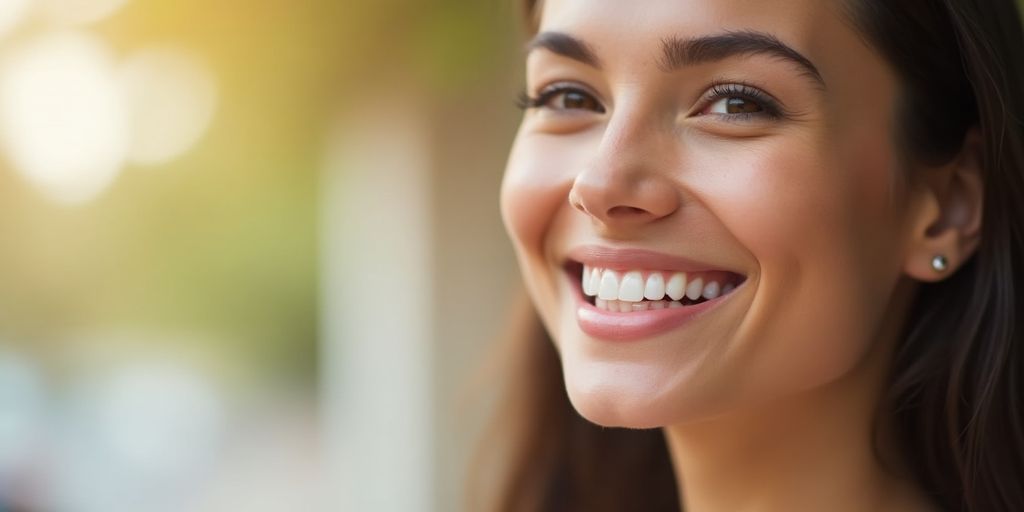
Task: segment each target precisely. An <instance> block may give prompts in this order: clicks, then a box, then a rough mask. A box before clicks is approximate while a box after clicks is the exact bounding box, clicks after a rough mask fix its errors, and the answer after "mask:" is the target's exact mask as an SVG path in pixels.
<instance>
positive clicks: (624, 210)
mask: <svg viewBox="0 0 1024 512" xmlns="http://www.w3.org/2000/svg"><path fill="white" fill-rule="evenodd" d="M647 213H648V212H647V210H644V209H643V208H637V207H635V206H616V207H614V208H612V209H611V210H608V215H609V216H610V217H636V216H637V215H644V214H647Z"/></svg>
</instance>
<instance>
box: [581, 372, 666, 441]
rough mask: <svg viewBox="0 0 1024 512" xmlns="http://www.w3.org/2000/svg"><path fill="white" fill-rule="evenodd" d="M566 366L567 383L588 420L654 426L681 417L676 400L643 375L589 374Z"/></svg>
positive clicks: (604, 423)
mask: <svg viewBox="0 0 1024 512" xmlns="http://www.w3.org/2000/svg"><path fill="white" fill-rule="evenodd" d="M574 370H575V368H573V367H572V366H571V365H569V366H567V367H566V368H565V376H566V380H565V386H566V391H567V393H568V395H569V401H570V402H571V403H572V406H573V408H574V409H576V412H577V413H579V415H580V416H582V417H583V418H584V419H586V420H587V421H590V422H591V423H594V424H597V425H600V426H602V427H620V428H631V429H650V428H659V427H663V426H666V425H671V424H673V423H675V422H676V420H677V419H678V418H674V416H676V415H677V413H678V411H676V410H675V409H676V408H675V407H673V405H674V404H677V403H678V402H677V401H675V400H666V398H668V397H664V396H662V397H661V399H657V398H652V397H656V396H658V393H657V392H655V391H654V390H653V389H652V388H651V387H650V386H647V385H646V384H649V383H647V382H644V379H643V378H642V377H640V376H636V375H630V374H629V372H628V371H622V372H616V373H618V375H601V374H600V372H599V374H597V375H594V374H590V375H587V374H586V373H587V372H585V371H580V372H577V371H574Z"/></svg>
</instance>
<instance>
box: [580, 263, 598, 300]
mask: <svg viewBox="0 0 1024 512" xmlns="http://www.w3.org/2000/svg"><path fill="white" fill-rule="evenodd" d="M584 275H586V276H589V277H588V285H589V287H590V291H589V292H587V295H589V296H591V297H594V296H596V295H597V291H598V290H600V289H601V270H600V269H596V268H592V269H590V274H584Z"/></svg>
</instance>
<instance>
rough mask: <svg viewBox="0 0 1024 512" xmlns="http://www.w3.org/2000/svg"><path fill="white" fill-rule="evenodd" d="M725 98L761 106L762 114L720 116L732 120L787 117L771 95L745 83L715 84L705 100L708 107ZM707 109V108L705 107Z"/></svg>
mask: <svg viewBox="0 0 1024 512" xmlns="http://www.w3.org/2000/svg"><path fill="white" fill-rule="evenodd" d="M725 98H743V99H745V100H750V101H753V102H755V103H757V104H758V105H761V108H762V109H763V111H762V112H745V113H739V114H718V115H719V116H722V117H727V118H729V119H730V120H746V119H749V118H751V117H767V118H768V119H770V120H773V121H775V120H778V119H781V118H783V117H785V116H786V115H785V111H784V110H783V109H782V106H781V105H779V102H778V101H776V100H775V98H772V97H771V95H769V94H768V93H766V92H764V91H762V90H761V89H759V88H757V87H754V86H752V85H750V84H747V83H743V82H715V83H714V84H712V86H711V90H710V91H708V94H707V95H706V96H705V98H704V102H705V103H706V104H707V106H708V107H710V106H711V105H714V104H715V103H716V102H718V101H719V100H722V99H725ZM705 108H707V107H705Z"/></svg>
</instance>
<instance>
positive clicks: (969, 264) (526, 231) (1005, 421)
mask: <svg viewBox="0 0 1024 512" xmlns="http://www.w3.org/2000/svg"><path fill="white" fill-rule="evenodd" d="M526 7H527V12H528V15H529V19H531V20H533V26H532V30H533V33H534V37H533V38H532V39H531V41H530V42H529V44H528V45H527V58H526V69H527V72H526V90H525V91H524V93H523V96H522V98H521V101H520V103H521V106H522V107H523V108H524V109H525V116H524V118H523V121H522V124H521V126H520V130H519V133H518V135H517V137H516V141H515V144H514V146H513V148H512V152H511V155H510V158H509V162H508V167H507V169H506V173H505V180H504V183H503V186H502V194H501V202H502V204H501V207H502V215H503V218H504V221H505V225H506V228H507V230H508V233H509V235H510V237H511V239H512V241H513V244H514V247H515V250H516V255H517V257H518V260H519V264H520V268H521V271H522V274H523V278H524V283H525V285H526V288H527V291H528V293H529V297H530V299H531V301H532V303H533V305H534V306H535V309H536V313H537V315H536V317H537V320H538V321H536V322H534V325H535V329H534V331H535V333H534V334H533V335H532V336H526V337H525V338H526V339H518V340H516V348H517V349H518V350H519V351H521V352H522V353H523V354H524V356H523V357H520V358H517V359H516V360H517V361H520V362H521V368H520V370H521V372H522V373H521V374H519V375H517V377H516V379H517V380H516V381H515V383H514V384H513V388H512V395H511V398H512V402H510V403H511V404H512V405H510V406H509V407H508V408H506V409H505V410H504V413H505V414H507V415H508V416H509V418H511V419H513V420H514V422H513V423H507V425H515V428H517V430H515V431H513V432H508V431H506V432H504V433H503V435H505V436H508V437H510V438H514V439H515V440H516V442H515V443H512V444H511V446H514V447H515V450H518V451H516V452H515V453H514V454H513V456H512V458H511V459H503V460H504V462H505V463H507V468H506V469H507V470H508V471H507V472H506V473H504V480H502V482H503V483H502V485H501V486H500V489H499V492H497V493H496V494H495V496H494V497H493V498H494V500H493V502H492V503H489V504H488V505H486V509H488V510H506V511H512V510H523V511H526V510H550V511H555V510H558V511H564V510H587V511H596V510H678V509H679V508H680V507H682V508H684V509H686V510H691V511H698V512H706V511H719V510H720V511H736V510H761V511H770V510H779V511H792V510H832V511H842V510H850V511H854V510H901V511H907V510H965V511H985V512H988V511H1010V510H1022V509H1024V484H1022V483H1021V480H1020V478H1019V475H1021V474H1024V409H1022V406H1021V403H1020V401H1021V399H1022V398H1024V397H1022V396H1021V392H1022V386H1024V348H1022V347H1021V343H1022V340H1021V334H1020V327H1019V326H1018V319H1019V318H1024V310H1022V306H1024V299H1022V298H1021V297H1020V293H1021V292H1020V290H1024V276H1022V275H1021V273H1020V272H1019V271H1017V268H1018V267H1019V266H1020V265H1021V264H1024V230H1022V228H1024V210H1022V209H1021V208H1020V206H1019V203H1018V202H1017V200H1018V198H1019V197H1020V194H1024V131H1022V128H1021V125H1020V123H1019V120H1020V119H1022V118H1024V103H1022V102H1021V97H1020V91H1022V90H1024V68H1022V64H1021V63H1022V62H1024V61H1022V59H1021V57H1022V56H1024V55H1022V53H1024V37H1022V33H1021V23H1020V17H1019V13H1018V11H1017V9H1016V7H1015V5H1014V4H1013V2H1011V1H1010V0H1001V1H986V2H981V1H980V0H960V1H957V2H953V1H945V0H918V1H913V2H900V3H898V4H897V3H892V2H883V1H880V0H848V1H840V0H832V1H827V2H821V1H819V0H793V1H791V2H785V3H778V2H759V3H752V2H745V1H734V0H702V1H693V2H679V1H678V0H647V1H645V2H643V5H642V6H639V5H638V4H636V3H635V2H634V3H623V2H614V1H599V2H598V1H593V0H587V1H583V0H546V1H545V2H543V4H540V3H534V2H527V5H526ZM563 389H564V390H565V392H563V391H562V390H563ZM563 397H564V398H563ZM606 427H620V428H606Z"/></svg>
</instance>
